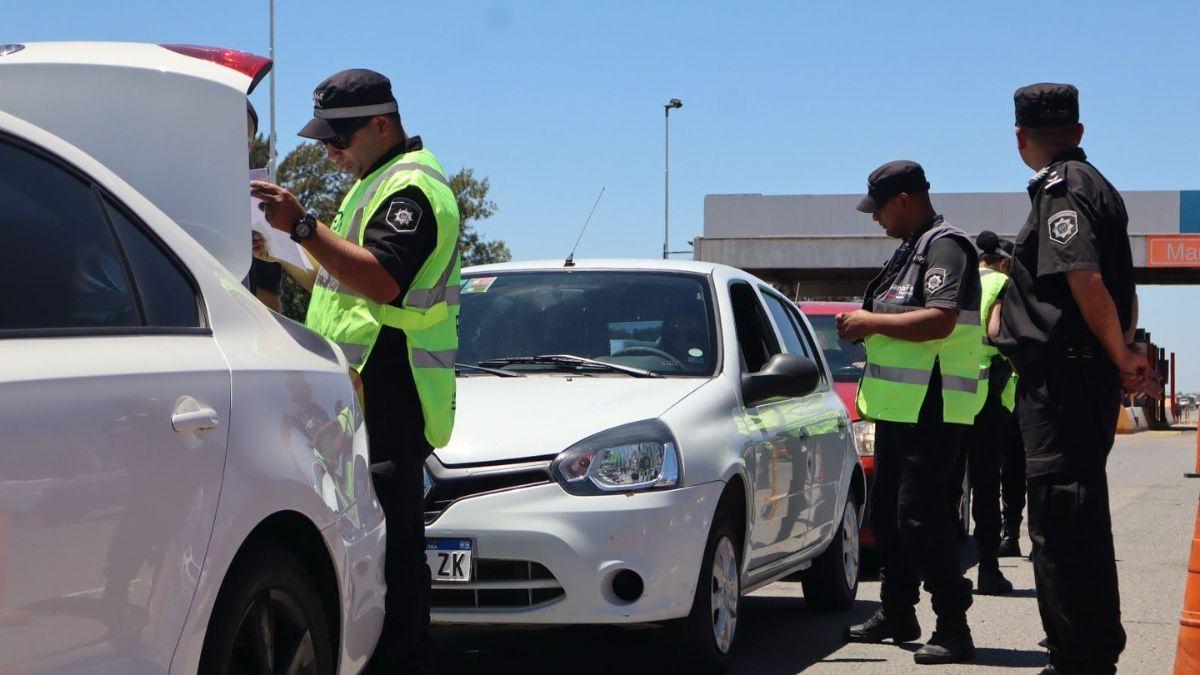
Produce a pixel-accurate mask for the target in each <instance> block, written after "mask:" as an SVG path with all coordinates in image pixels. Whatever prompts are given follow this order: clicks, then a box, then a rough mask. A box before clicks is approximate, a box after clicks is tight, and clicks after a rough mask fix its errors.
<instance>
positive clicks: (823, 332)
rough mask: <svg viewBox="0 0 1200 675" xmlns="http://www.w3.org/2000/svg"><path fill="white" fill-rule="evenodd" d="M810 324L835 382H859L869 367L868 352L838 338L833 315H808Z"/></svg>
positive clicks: (857, 345)
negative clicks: (865, 368) (864, 369)
mask: <svg viewBox="0 0 1200 675" xmlns="http://www.w3.org/2000/svg"><path fill="white" fill-rule="evenodd" d="M805 316H807V317H808V322H809V323H811V324H812V327H813V330H814V331H816V333H817V342H818V343H819V344H820V346H821V353H823V354H824V355H825V360H826V361H827V362H828V363H829V371H830V372H831V373H833V380H834V382H858V381H859V379H861V378H862V374H863V368H864V367H866V365H867V351H866V350H865V349H863V346H862V345H861V344H859V343H857V342H850V341H849V340H843V339H842V338H840V337H838V334H837V326H836V322H835V320H834V317H833V315H831V314H807V315H805Z"/></svg>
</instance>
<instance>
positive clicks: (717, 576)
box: [709, 537, 741, 654]
mask: <svg viewBox="0 0 1200 675" xmlns="http://www.w3.org/2000/svg"><path fill="white" fill-rule="evenodd" d="M740 597H741V587H740V584H739V582H738V564H737V554H736V553H734V550H733V542H732V541H730V540H729V538H728V537H721V539H720V541H718V542H717V546H716V550H714V551H713V561H712V604H711V605H709V606H710V607H711V608H712V626H713V639H714V640H715V641H716V645H717V649H718V650H720V652H721V653H722V654H726V653H728V652H729V649H730V648H731V647H732V646H733V635H734V630H735V629H736V628H737V618H738V600H739V599H740Z"/></svg>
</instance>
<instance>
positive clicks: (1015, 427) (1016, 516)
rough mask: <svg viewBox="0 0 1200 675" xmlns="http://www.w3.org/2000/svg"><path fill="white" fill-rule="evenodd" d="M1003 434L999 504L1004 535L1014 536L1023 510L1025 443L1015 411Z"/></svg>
mask: <svg viewBox="0 0 1200 675" xmlns="http://www.w3.org/2000/svg"><path fill="white" fill-rule="evenodd" d="M1002 433H1004V434H1005V435H1006V436H1007V437H1008V440H1007V442H1005V444H1004V456H1003V457H1002V458H1001V460H1000V503H1001V515H1002V516H1003V518H1004V528H1003V529H1004V533H1005V534H1008V535H1012V536H1016V535H1018V534H1020V532H1021V520H1022V515H1021V512H1022V511H1024V510H1025V443H1024V442H1023V441H1022V440H1021V425H1020V422H1019V421H1018V419H1017V414H1016V411H1014V412H1013V413H1012V414H1010V415H1009V416H1008V424H1007V426H1006V427H1005V429H1004V431H1003V432H1002Z"/></svg>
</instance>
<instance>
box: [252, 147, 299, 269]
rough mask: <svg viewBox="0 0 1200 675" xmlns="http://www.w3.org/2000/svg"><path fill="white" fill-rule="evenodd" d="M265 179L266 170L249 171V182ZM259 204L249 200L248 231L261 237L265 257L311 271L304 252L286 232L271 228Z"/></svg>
mask: <svg viewBox="0 0 1200 675" xmlns="http://www.w3.org/2000/svg"><path fill="white" fill-rule="evenodd" d="M266 179H267V170H266V169H251V170H250V180H266ZM260 204H262V201H261V200H259V199H256V198H255V197H251V198H250V230H251V231H252V232H257V233H258V234H259V235H260V236H261V237H262V240H263V245H264V246H265V250H266V253H267V255H269V256H270V257H272V258H274V259H276V260H280V261H282V262H286V263H289V264H291V265H294V266H296V267H299V268H300V269H302V270H311V269H312V268H313V266H312V264H311V263H309V260H308V256H307V255H305V254H304V250H303V249H301V248H300V245H299V244H297V243H296V242H294V241H292V238H291V237H290V236H288V234H287V233H286V232H283V231H281V230H277V229H275V228H273V227H271V225H270V223H268V222H267V219H266V216H265V215H264V214H263V211H262V209H261V208H259V205H260ZM257 243H258V242H255V254H256V255H257V254H258V249H259V247H258V245H257Z"/></svg>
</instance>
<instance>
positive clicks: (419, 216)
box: [251, 70, 459, 672]
mask: <svg viewBox="0 0 1200 675" xmlns="http://www.w3.org/2000/svg"><path fill="white" fill-rule="evenodd" d="M300 136H303V137H306V138H313V139H316V140H319V141H321V142H322V143H324V144H325V147H326V151H327V154H328V156H329V159H331V160H332V161H333V162H334V163H336V164H337V165H338V166H339V167H341V168H342V169H344V170H345V171H347V172H349V173H350V174H352V175H353V176H355V177H356V178H357V179H358V180H357V181H356V182H355V183H354V184H353V186H351V188H350V191H349V193H347V194H346V197H345V198H344V199H343V200H342V204H341V207H340V209H339V211H338V214H337V216H336V217H335V218H334V219H333V222H332V223H329V224H328V225H326V224H325V223H321V222H318V221H317V220H316V217H315V216H314V215H313V214H312V213H306V212H305V209H304V207H303V206H302V205H301V204H300V202H299V200H298V199H297V198H296V197H295V196H293V195H292V194H290V193H288V192H287V191H286V190H284V189H283V188H281V187H279V186H276V185H271V184H269V183H263V182H254V183H252V184H251V194H252V195H253V196H255V197H257V198H259V199H261V200H263V204H262V208H263V210H264V212H265V214H266V217H267V221H268V222H269V223H270V224H271V226H272V227H274V228H276V229H279V230H284V231H287V232H290V233H291V236H292V239H294V240H295V241H297V242H299V243H300V245H301V246H303V247H304V250H305V251H306V252H307V253H308V254H309V256H310V257H311V258H313V259H314V260H315V261H316V262H317V263H318V264H319V265H320V269H319V270H318V271H317V272H316V273H315V277H314V275H305V274H304V273H302V272H301V271H300V270H297V269H296V268H293V267H290V266H289V267H288V271H289V273H292V274H293V276H297V277H298V280H300V281H301V283H302V284H305V285H308V284H311V289H312V291H313V294H312V300H311V302H310V304H309V307H308V316H307V324H308V326H309V328H312V329H313V330H315V331H317V332H318V333H321V334H322V335H324V336H326V337H328V338H329V339H331V340H333V341H334V342H336V343H337V344H338V345H339V346H340V347H341V348H342V351H343V352H344V353H345V355H346V358H347V360H348V361H349V362H350V364H351V366H353V367H354V369H355V370H356V371H357V372H358V373H359V374H360V375H361V382H362V392H363V399H364V410H365V414H366V424H367V433H368V437H369V438H370V444H371V447H370V452H371V461H372V475H373V477H374V482H375V490H376V493H377V494H378V496H379V500H380V502H381V503H382V505H383V508H384V512H385V514H386V516H387V526H388V541H387V552H386V555H387V562H386V570H385V574H386V577H387V584H388V591H387V599H386V602H385V609H386V616H385V619H384V629H383V631H384V632H383V635H382V637H381V638H380V641H379V647H378V648H377V649H376V653H375V656H374V658H373V659H372V668H373V669H377V670H380V671H388V672H394V671H396V670H397V669H398V668H400V667H401V666H402V667H403V668H404V672H423V670H426V669H428V668H429V660H430V658H429V653H428V652H429V642H428V630H429V600H430V578H429V570H428V568H427V566H426V564H425V529H424V515H423V507H422V498H423V494H422V493H423V480H422V467H423V463H424V460H425V458H426V457H427V456H428V455H429V453H431V452H432V451H433V448H435V447H440V446H443V445H445V444H446V442H447V441H448V440H449V438H450V431H451V429H452V427H453V424H454V392H455V388H454V387H455V384H454V357H455V352H456V350H457V348H458V333H457V318H458V282H459V256H458V234H459V214H458V207H457V202H456V200H455V197H454V194H453V192H452V191H451V189H450V186H449V183H448V182H447V179H446V175H445V172H444V171H443V170H442V167H441V165H440V164H438V161H437V159H435V158H434V156H433V155H432V154H430V152H429V151H428V150H426V149H425V148H424V146H423V145H422V143H421V139H420V137H417V136H412V137H410V136H408V135H407V134H406V133H405V131H404V128H403V127H402V126H401V123H400V115H399V112H398V106H397V103H396V99H395V98H394V97H393V95H392V89H391V82H389V81H388V79H387V78H386V77H384V76H383V75H381V74H379V73H376V72H373V71H370V70H346V71H342V72H339V73H337V74H335V75H333V76H331V77H330V78H329V79H327V80H325V81H324V82H322V83H321V84H320V85H318V86H317V88H316V90H315V91H314V92H313V119H312V120H311V121H310V122H309V123H308V124H307V125H305V127H304V128H303V129H302V130H301V131H300ZM306 282H307V283H306Z"/></svg>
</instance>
